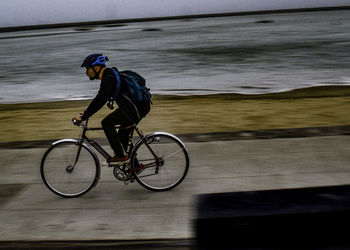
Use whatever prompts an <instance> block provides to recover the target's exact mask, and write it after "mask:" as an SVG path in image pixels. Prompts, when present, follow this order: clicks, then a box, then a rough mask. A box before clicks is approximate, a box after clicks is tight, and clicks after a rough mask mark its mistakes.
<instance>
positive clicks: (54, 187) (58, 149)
mask: <svg viewBox="0 0 350 250" xmlns="http://www.w3.org/2000/svg"><path fill="white" fill-rule="evenodd" d="M77 149H78V145H77V144H76V143H75V142H74V141H72V140H69V141H62V142H59V143H57V144H55V145H53V146H52V147H51V148H50V149H49V150H48V151H47V152H46V153H45V155H44V157H43V159H42V163H41V176H42V179H43V181H44V183H45V184H46V186H47V187H48V188H49V189H50V190H51V191H52V192H54V193H55V194H58V195H60V196H64V197H76V196H79V195H82V194H84V193H86V192H88V191H89V190H90V189H91V188H92V187H93V186H94V185H95V184H96V182H97V181H98V177H99V171H100V169H99V166H98V165H97V164H96V160H95V158H94V154H93V153H92V152H91V151H90V150H89V149H88V148H87V147H85V146H83V147H82V148H81V153H80V156H79V159H78V161H77V162H76V164H75V165H74V166H72V164H73V163H74V162H75V159H76V154H77V152H78V151H77ZM72 161H73V162H72ZM69 167H72V169H71V171H69V169H68V168H69Z"/></svg>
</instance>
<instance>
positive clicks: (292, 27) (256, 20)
mask: <svg viewBox="0 0 350 250" xmlns="http://www.w3.org/2000/svg"><path fill="white" fill-rule="evenodd" d="M91 53H103V54H104V55H107V56H108V57H109V59H110V61H109V62H108V66H116V67H117V68H118V69H120V70H126V69H131V70H134V71H136V72H138V73H140V74H141V75H143V76H144V77H145V78H146V81H147V85H148V86H149V87H150V88H151V91H152V93H153V94H159V95H203V94H220V93H239V94H247V95H249V94H265V93H275V92H283V91H289V90H294V89H300V88H306V89H307V88H310V87H313V86H323V85H327V86H339V85H350V70H349V65H350V10H338V11H326V12H301V13H283V14H282V13H280V14H264V15H244V16H226V17H212V18H198V19H182V20H168V21H153V22H139V23H137V22H135V23H126V24H116V25H101V26H91V27H75V28H56V29H43V30H31V31H17V32H4V33H0V55H1V58H0V103H27V102H43V101H58V100H81V99H89V98H92V97H93V96H94V95H95V94H96V92H97V91H98V89H99V81H90V80H88V78H87V76H86V75H85V69H84V68H81V67H80V65H81V63H82V61H83V59H84V58H85V56H87V55H88V54H91Z"/></svg>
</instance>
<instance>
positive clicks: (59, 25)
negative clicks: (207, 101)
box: [0, 6, 350, 33]
mask: <svg viewBox="0 0 350 250" xmlns="http://www.w3.org/2000/svg"><path fill="white" fill-rule="evenodd" d="M349 9H350V6H334V7H316V8H300V9H277V10H262V11H246V12H227V13H212V14H195V15H184V16H167V17H150V18H130V19H118V20H104V21H91V22H73V23H54V24H42V25H28V26H13V27H0V33H4V32H16V31H25V30H38V29H54V28H68V27H81V31H82V32H84V31H85V29H84V27H86V28H87V29H89V28H90V27H91V26H99V25H104V26H107V27H110V26H113V27H114V26H118V25H120V26H123V25H125V24H126V23H137V22H153V21H168V20H186V19H195V18H213V17H214V18H215V17H226V16H246V15H266V14H283V13H299V12H318V11H338V10H349Z"/></svg>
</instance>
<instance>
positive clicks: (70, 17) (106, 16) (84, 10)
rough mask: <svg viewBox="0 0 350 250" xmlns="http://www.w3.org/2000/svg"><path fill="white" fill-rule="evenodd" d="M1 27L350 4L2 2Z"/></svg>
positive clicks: (341, 0)
mask: <svg viewBox="0 0 350 250" xmlns="http://www.w3.org/2000/svg"><path fill="white" fill-rule="evenodd" d="M0 2H1V6H0V27H13V26H26V25H41V24H56V23H72V22H89V21H102V20H118V19H129V18H147V17H164V16H181V15H196V14H213V13H226V12H245V11H260V10H273V9H296V8H315V7H334V6H350V0H103V1H96V0H59V1H57V0H0Z"/></svg>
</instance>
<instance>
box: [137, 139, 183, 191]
mask: <svg viewBox="0 0 350 250" xmlns="http://www.w3.org/2000/svg"><path fill="white" fill-rule="evenodd" d="M131 166H132V170H133V173H134V177H135V179H136V180H137V182H138V183H140V184H141V185H142V186H143V187H145V188H147V189H150V190H152V191H168V190H170V189H173V188H174V187H176V186H177V185H179V184H180V183H181V182H182V181H183V180H184V179H185V177H186V174H187V172H188V169H189V157H188V152H187V149H186V147H185V145H184V144H183V143H182V141H181V140H180V139H179V138H177V137H176V136H174V135H171V134H168V133H164V132H158V133H153V134H150V135H148V136H146V137H145V138H144V139H143V140H142V141H140V142H139V143H138V144H136V145H135V149H134V151H133V154H132V156H131Z"/></svg>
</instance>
